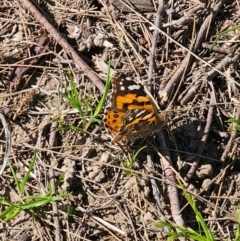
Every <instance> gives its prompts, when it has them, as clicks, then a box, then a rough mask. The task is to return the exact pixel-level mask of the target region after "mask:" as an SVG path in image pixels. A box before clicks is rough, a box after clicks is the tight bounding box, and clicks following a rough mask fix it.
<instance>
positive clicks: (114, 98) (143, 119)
mask: <svg viewBox="0 0 240 241" xmlns="http://www.w3.org/2000/svg"><path fill="white" fill-rule="evenodd" d="M166 117H167V116H166V113H164V112H159V111H158V108H157V107H156V105H155V104H154V102H153V100H152V98H150V97H149V96H148V95H147V94H146V92H145V90H144V88H143V86H141V85H140V84H137V83H136V82H134V81H133V80H132V79H131V78H130V77H127V76H126V75H125V74H122V73H115V74H114V76H113V78H112V92H111V94H110V98H109V102H108V105H107V106H106V108H105V113H104V123H105V126H106V128H107V130H108V132H109V133H110V134H111V135H112V136H113V138H114V141H115V142H119V141H121V140H127V141H132V140H136V139H139V138H142V137H146V136H148V135H149V134H151V133H152V132H157V131H159V130H161V129H162V127H163V125H164V124H165V122H166Z"/></svg>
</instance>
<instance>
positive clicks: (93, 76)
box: [19, 0, 104, 93]
mask: <svg viewBox="0 0 240 241" xmlns="http://www.w3.org/2000/svg"><path fill="white" fill-rule="evenodd" d="M19 1H20V2H21V3H22V4H23V5H24V7H25V8H26V9H28V11H29V12H30V13H31V14H32V15H33V16H34V17H35V18H36V20H37V21H39V22H40V23H41V24H42V25H43V27H44V28H45V29H46V30H47V31H48V32H49V33H50V34H51V35H52V36H53V37H54V38H55V40H56V41H57V42H58V43H59V45H61V46H62V48H63V49H64V50H65V52H66V53H67V54H69V55H71V56H72V58H73V60H74V61H75V63H76V64H77V65H78V66H79V67H80V68H81V69H82V70H83V72H84V73H85V74H86V75H87V76H88V77H89V79H90V80H91V81H92V82H93V83H94V84H95V85H96V86H97V88H98V89H99V91H100V92H101V93H103V91H104V85H103V83H102V81H101V79H100V78H99V77H98V76H97V75H96V74H95V73H94V71H93V70H92V69H91V68H90V67H89V66H88V65H87V64H86V63H85V62H84V61H83V59H82V58H80V56H79V55H78V54H77V52H76V51H75V50H74V48H73V47H72V46H71V45H70V44H69V43H68V42H67V41H66V40H65V39H64V38H63V36H62V35H61V34H60V33H59V32H58V31H57V30H56V29H55V28H54V27H53V25H52V24H51V23H50V22H49V21H48V20H47V19H46V18H45V17H44V16H43V14H41V13H40V12H39V10H38V9H37V8H36V7H35V6H34V5H33V4H32V3H31V2H30V1H29V0H19Z"/></svg>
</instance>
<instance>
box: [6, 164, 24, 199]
mask: <svg viewBox="0 0 240 241" xmlns="http://www.w3.org/2000/svg"><path fill="white" fill-rule="evenodd" d="M8 165H9V167H10V170H11V172H12V175H13V179H14V182H15V185H16V186H17V189H18V192H19V194H20V193H21V191H20V183H19V181H18V179H17V176H16V173H15V171H14V169H13V167H12V165H11V162H10V161H8Z"/></svg>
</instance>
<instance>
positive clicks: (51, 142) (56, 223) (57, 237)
mask: <svg viewBox="0 0 240 241" xmlns="http://www.w3.org/2000/svg"><path fill="white" fill-rule="evenodd" d="M57 126H58V123H57V122H56V121H54V122H53V123H52V125H51V127H50V137H49V146H50V147H54V146H56V128H57ZM49 177H50V184H51V187H52V193H53V194H56V184H55V173H54V170H53V168H52V167H50V168H49ZM52 209H53V222H54V227H55V240H56V241H61V231H60V224H59V212H58V206H57V202H52Z"/></svg>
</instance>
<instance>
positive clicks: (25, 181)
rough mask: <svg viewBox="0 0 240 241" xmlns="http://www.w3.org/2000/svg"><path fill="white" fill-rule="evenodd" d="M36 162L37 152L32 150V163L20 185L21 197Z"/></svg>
mask: <svg viewBox="0 0 240 241" xmlns="http://www.w3.org/2000/svg"><path fill="white" fill-rule="evenodd" d="M36 160H37V151H36V150H34V154H33V158H32V161H31V163H30V166H29V168H28V171H27V173H26V175H25V176H24V178H23V180H22V182H21V183H20V193H21V195H22V193H23V191H24V188H25V186H26V183H27V181H28V179H29V177H30V174H31V171H32V170H33V168H34V165H35V162H36Z"/></svg>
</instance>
